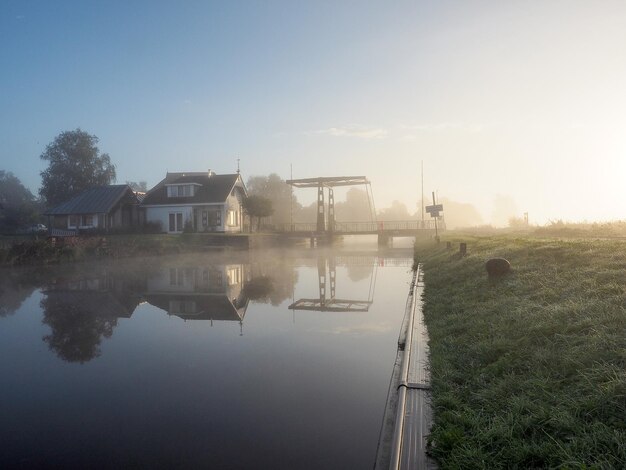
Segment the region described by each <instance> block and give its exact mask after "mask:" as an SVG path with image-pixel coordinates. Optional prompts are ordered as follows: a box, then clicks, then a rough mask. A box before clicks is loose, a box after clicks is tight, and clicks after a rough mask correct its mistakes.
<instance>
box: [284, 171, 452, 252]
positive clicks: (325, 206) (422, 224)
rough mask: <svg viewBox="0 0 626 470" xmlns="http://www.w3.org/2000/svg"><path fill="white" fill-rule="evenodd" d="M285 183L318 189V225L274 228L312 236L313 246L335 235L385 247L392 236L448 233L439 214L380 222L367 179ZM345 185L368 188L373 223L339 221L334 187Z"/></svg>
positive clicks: (330, 177)
mask: <svg viewBox="0 0 626 470" xmlns="http://www.w3.org/2000/svg"><path fill="white" fill-rule="evenodd" d="M286 183H287V184H289V185H290V186H291V187H292V188H315V189H317V214H316V222H314V223H290V224H282V225H279V226H275V227H274V229H275V230H276V231H278V232H283V233H289V234H290V235H292V236H300V237H310V238H311V243H312V244H313V243H314V241H315V240H317V241H320V240H332V239H333V237H334V236H341V235H377V236H378V244H379V245H386V244H387V243H388V242H389V241H390V240H391V239H392V238H393V237H416V236H419V235H423V234H431V233H432V234H433V235H434V234H436V233H437V231H438V230H439V231H442V230H445V223H444V221H443V219H442V218H440V217H439V215H438V214H437V217H434V218H433V219H431V220H385V221H378V220H377V218H376V207H375V204H374V195H373V192H372V184H371V182H370V181H369V180H368V179H367V178H366V177H365V176H323V177H317V178H303V179H290V180H287V181H286ZM345 186H365V192H366V194H367V201H368V205H369V215H370V217H369V219H370V220H367V221H351V222H339V221H337V220H336V218H335V188H337V187H345ZM326 201H327V202H326Z"/></svg>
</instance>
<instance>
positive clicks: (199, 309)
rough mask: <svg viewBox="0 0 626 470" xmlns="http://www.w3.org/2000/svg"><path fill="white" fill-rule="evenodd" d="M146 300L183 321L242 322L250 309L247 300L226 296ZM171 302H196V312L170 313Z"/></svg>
mask: <svg viewBox="0 0 626 470" xmlns="http://www.w3.org/2000/svg"><path fill="white" fill-rule="evenodd" d="M145 299H146V301H147V302H148V303H149V304H151V305H154V306H155V307H158V308H160V309H161V310H165V311H166V312H168V313H169V314H170V315H176V316H177V317H180V318H182V319H183V320H222V321H241V320H243V317H244V316H245V314H246V309H247V308H248V299H247V298H243V299H233V300H230V299H229V298H228V296H227V295H225V294H205V295H202V294H195V295H183V294H179V295H177V294H148V295H147V296H146V297H145ZM171 301H188V302H189V301H192V302H195V304H196V311H195V312H188V313H181V312H170V311H169V308H170V302H171Z"/></svg>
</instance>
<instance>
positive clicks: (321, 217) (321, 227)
mask: <svg viewBox="0 0 626 470" xmlns="http://www.w3.org/2000/svg"><path fill="white" fill-rule="evenodd" d="M317 231H318V232H325V231H326V214H325V213H324V186H322V185H321V184H320V185H319V186H318V187H317Z"/></svg>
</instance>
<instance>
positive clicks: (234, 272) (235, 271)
mask: <svg viewBox="0 0 626 470" xmlns="http://www.w3.org/2000/svg"><path fill="white" fill-rule="evenodd" d="M227 276H228V284H229V285H231V286H232V285H234V284H239V283H240V282H241V271H240V270H239V268H238V267H236V268H228V272H227Z"/></svg>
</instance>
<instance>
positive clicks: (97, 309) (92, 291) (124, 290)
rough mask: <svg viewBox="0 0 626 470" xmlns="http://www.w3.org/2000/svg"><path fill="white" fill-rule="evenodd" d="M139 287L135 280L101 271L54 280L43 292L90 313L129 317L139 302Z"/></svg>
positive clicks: (102, 315) (99, 315) (56, 299)
mask: <svg viewBox="0 0 626 470" xmlns="http://www.w3.org/2000/svg"><path fill="white" fill-rule="evenodd" d="M141 290H142V286H141V285H137V283H136V282H129V281H128V280H126V279H122V278H120V277H118V276H115V275H113V274H110V273H103V274H102V275H100V276H98V277H93V278H90V279H79V280H75V281H65V282H59V283H56V284H54V285H52V286H49V287H48V288H47V289H46V290H45V293H46V296H47V297H48V298H53V299H54V300H55V301H57V302H63V303H67V304H71V305H80V306H81V308H82V310H84V311H85V312H88V313H89V314H90V315H93V316H98V317H115V318H130V316H131V315H132V314H133V312H134V311H135V308H136V307H137V305H139V303H140V302H141V294H140V292H141Z"/></svg>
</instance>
